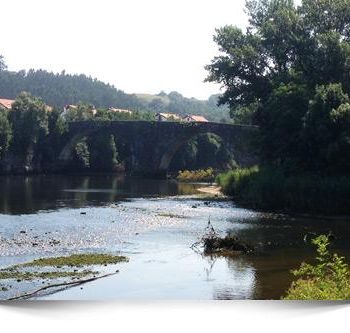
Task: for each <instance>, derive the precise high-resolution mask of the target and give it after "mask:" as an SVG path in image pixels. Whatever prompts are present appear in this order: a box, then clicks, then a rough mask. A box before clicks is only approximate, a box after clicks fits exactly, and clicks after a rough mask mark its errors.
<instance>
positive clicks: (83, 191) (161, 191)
mask: <svg viewBox="0 0 350 333" xmlns="http://www.w3.org/2000/svg"><path fill="white" fill-rule="evenodd" d="M198 187H199V185H195V184H179V183H177V182H176V181H171V180H152V179H142V178H137V179H135V178H130V177H125V176H123V175H94V176H80V175H71V176H67V175H64V176H60V175H37V176H2V177H0V189H1V191H0V214H14V215H15V214H32V213H36V212H38V211H41V210H54V209H58V208H62V207H69V208H80V207H85V206H104V205H106V204H108V203H112V202H116V201H120V200H123V199H126V198H136V197H152V196H154V197H156V196H157V197H159V196H173V195H181V194H194V193H196V188H198Z"/></svg>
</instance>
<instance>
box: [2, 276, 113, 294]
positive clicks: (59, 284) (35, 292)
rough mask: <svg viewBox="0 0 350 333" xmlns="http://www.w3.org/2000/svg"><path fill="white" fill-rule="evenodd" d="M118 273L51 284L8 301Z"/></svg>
mask: <svg viewBox="0 0 350 333" xmlns="http://www.w3.org/2000/svg"><path fill="white" fill-rule="evenodd" d="M118 273H119V271H116V272H114V273H109V274H105V275H101V276H95V277H92V278H89V279H85V280H78V281H71V282H63V283H56V284H50V285H47V286H45V287H42V288H39V289H36V290H34V291H32V292H30V293H26V294H22V295H19V296H15V297H11V298H8V299H6V300H7V301H14V300H18V299H26V298H29V297H32V296H34V295H35V294H37V293H39V292H40V291H43V290H47V289H49V288H57V287H65V286H73V285H76V286H79V285H81V284H85V283H87V282H92V281H95V280H99V279H103V278H106V277H108V276H112V275H116V274H118Z"/></svg>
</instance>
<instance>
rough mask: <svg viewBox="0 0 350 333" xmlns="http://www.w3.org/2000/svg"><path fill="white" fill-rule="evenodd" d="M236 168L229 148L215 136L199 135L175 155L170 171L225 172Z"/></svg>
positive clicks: (210, 134) (209, 134)
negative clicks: (210, 170) (207, 169)
mask: <svg viewBox="0 0 350 333" xmlns="http://www.w3.org/2000/svg"><path fill="white" fill-rule="evenodd" d="M234 166H236V162H235V160H234V156H233V153H232V149H231V147H229V146H227V145H225V143H224V142H223V140H222V139H221V138H220V137H218V136H217V135H215V134H212V133H208V134H203V135H199V136H197V137H195V138H193V139H191V140H190V141H189V142H187V143H186V144H185V145H184V146H183V147H182V148H181V149H179V150H178V152H177V154H175V156H174V158H173V160H172V162H171V164H170V167H169V169H170V171H177V170H179V169H180V170H185V169H189V170H198V169H203V168H214V169H218V170H226V169H228V168H232V167H234Z"/></svg>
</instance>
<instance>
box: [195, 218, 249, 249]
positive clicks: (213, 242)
mask: <svg viewBox="0 0 350 333" xmlns="http://www.w3.org/2000/svg"><path fill="white" fill-rule="evenodd" d="M199 246H200V247H203V254H204V255H212V254H221V255H230V254H234V253H251V252H253V251H254V248H253V247H252V246H250V245H249V244H247V243H245V242H243V241H242V240H240V239H238V238H237V237H235V236H233V235H227V236H225V237H220V235H219V234H218V233H217V232H216V231H215V229H214V227H213V226H212V224H211V222H210V218H209V221H208V225H207V227H206V229H205V234H204V235H203V236H202V237H201V239H200V240H199V241H197V242H195V243H194V244H192V246H191V248H192V249H193V250H196V249H198V247H199Z"/></svg>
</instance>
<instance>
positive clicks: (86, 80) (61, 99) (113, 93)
mask: <svg viewBox="0 0 350 333" xmlns="http://www.w3.org/2000/svg"><path fill="white" fill-rule="evenodd" d="M22 91H28V92H30V93H31V94H32V95H35V96H40V97H41V98H42V99H43V101H44V102H45V103H47V104H48V105H51V106H55V107H57V108H63V107H64V106H65V105H69V104H78V103H79V102H84V103H87V104H90V105H94V106H95V107H96V108H102V109H107V108H109V107H117V108H122V109H130V110H133V111H139V112H140V113H144V112H146V113H147V112H149V113H151V114H152V115H153V119H154V113H156V112H170V113H177V114H181V115H186V114H198V115H203V116H205V117H207V118H208V119H209V120H211V121H218V122H219V121H228V120H229V117H228V108H227V107H226V106H221V107H218V106H217V99H218V97H217V96H215V95H213V96H211V97H210V98H209V99H208V100H206V101H201V100H197V99H195V98H186V97H184V96H182V95H181V94H179V93H177V92H171V93H169V94H166V93H164V92H161V93H159V94H158V95H145V94H139V95H136V94H126V93H124V92H123V91H121V90H118V89H116V88H115V87H114V86H112V85H109V84H106V83H103V82H101V81H99V80H97V79H93V78H91V77H88V76H85V75H71V74H67V73H65V72H64V71H63V72H62V73H57V74H55V73H51V72H47V71H45V70H33V69H31V70H29V71H24V70H22V71H19V72H12V71H8V70H6V65H5V63H4V61H3V58H0V92H1V96H0V98H10V99H11V98H15V97H16V96H17V95H18V94H19V93H20V92H22Z"/></svg>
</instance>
